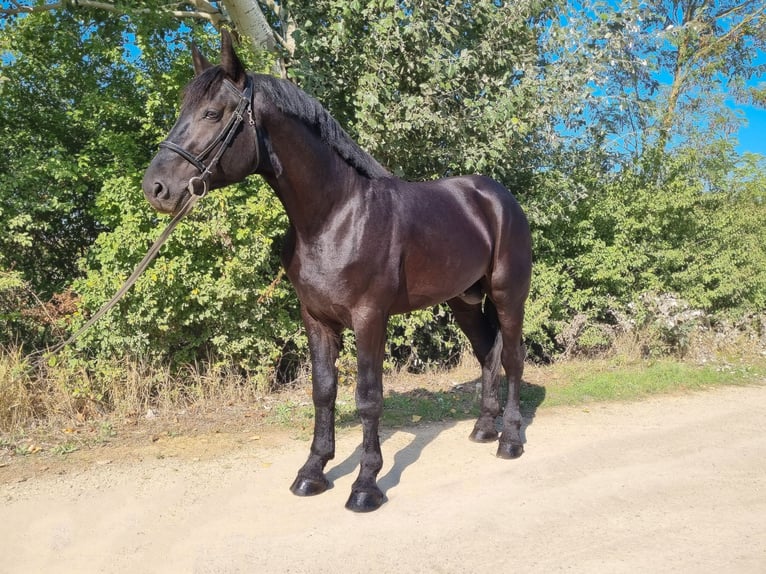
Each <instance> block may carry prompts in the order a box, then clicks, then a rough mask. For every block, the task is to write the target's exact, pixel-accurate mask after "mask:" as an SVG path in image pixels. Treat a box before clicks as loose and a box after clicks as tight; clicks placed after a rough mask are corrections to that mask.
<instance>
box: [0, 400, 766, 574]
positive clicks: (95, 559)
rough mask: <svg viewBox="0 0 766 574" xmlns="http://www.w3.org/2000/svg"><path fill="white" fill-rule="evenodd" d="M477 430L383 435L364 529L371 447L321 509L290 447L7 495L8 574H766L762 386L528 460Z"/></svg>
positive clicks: (595, 425) (121, 471) (587, 431)
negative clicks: (373, 506)
mask: <svg viewBox="0 0 766 574" xmlns="http://www.w3.org/2000/svg"><path fill="white" fill-rule="evenodd" d="M470 429H471V422H459V423H450V424H444V425H441V424H439V425H435V424H434V425H427V426H417V427H414V428H412V429H408V430H398V431H387V432H386V433H385V434H384V435H383V436H384V439H385V441H384V444H383V453H384V456H385V457H386V466H385V467H384V469H383V471H382V472H381V480H380V484H381V487H382V488H383V490H384V491H385V492H386V493H387V496H388V499H389V500H388V502H387V504H385V505H384V506H383V508H382V509H381V510H379V511H378V512H376V513H373V514H367V515H356V514H353V513H351V512H348V511H346V510H345V509H344V508H343V504H344V502H345V500H346V497H347V495H348V492H349V488H350V484H351V482H352V481H353V478H354V474H355V469H354V465H355V463H356V457H355V456H353V455H354V450H355V447H356V444H357V442H358V441H359V439H360V437H359V436H358V434H357V431H356V430H354V431H347V432H343V433H342V434H341V436H340V437H339V444H338V456H337V459H336V460H335V461H332V462H331V463H330V465H329V476H330V478H331V479H332V480H333V481H334V483H335V486H334V488H333V489H332V490H330V491H328V492H327V493H325V494H323V495H321V496H318V497H315V498H310V499H300V498H297V497H294V496H292V495H291V494H290V493H289V491H288V486H289V484H290V482H291V481H292V479H293V477H294V473H295V471H296V470H297V468H298V467H299V466H300V464H301V463H302V462H303V459H304V456H305V454H306V449H307V448H308V445H307V443H305V442H303V441H296V440H289V439H287V440H283V441H277V442H276V444H266V443H268V442H269V441H268V440H259V441H252V442H250V443H248V444H247V446H245V447H243V448H240V449H237V450H235V451H233V452H228V454H227V453H226V451H224V452H223V453H221V454H220V455H218V456H214V457H213V458H212V459H209V458H203V460H196V459H195V458H194V457H165V458H157V456H156V455H151V456H146V457H145V458H144V459H143V460H140V461H135V460H134V461H133V462H130V461H122V462H112V463H111V464H99V461H93V462H90V463H87V464H86V463H83V465H82V467H81V468H74V469H70V470H68V471H67V473H66V474H64V475H60V476H59V475H53V476H50V473H47V474H46V475H44V476H41V477H32V478H30V479H29V480H26V481H25V482H15V481H12V482H10V483H5V484H1V485H0V505H1V506H0V572H2V573H37V572H72V573H87V572H110V573H111V572H130V573H150V572H173V573H175V572H179V573H183V572H199V573H208V572H227V573H229V572H248V573H250V572H253V573H255V572H258V573H262V572H267V573H268V572H275V573H281V572H311V573H321V572H328V573H339V572H372V573H376V572H396V573H413V572H428V573H430V572H482V571H483V572H500V571H501V569H503V570H506V569H508V570H514V571H519V570H521V571H532V572H552V571H559V570H567V571H574V572H610V573H612V572H670V571H674V572H760V573H763V572H766V387H762V386H759V387H747V388H723V389H718V390H713V391H709V392H705V393H699V394H692V395H684V396H674V397H663V398H658V399H652V400H648V401H645V402H641V403H633V404H606V405H596V406H590V407H588V408H587V409H583V408H576V409H544V410H541V411H538V413H537V416H536V418H535V419H534V420H533V421H531V424H530V426H528V428H527V429H526V437H527V441H528V442H527V445H526V453H525V454H524V456H523V457H522V458H521V459H519V460H517V461H503V460H498V459H496V458H495V457H494V456H493V452H494V447H493V445H477V444H473V443H470V442H469V441H468V440H467V439H466V437H467V436H468V433H469V432H470ZM156 448H161V447H156ZM349 457H351V458H349Z"/></svg>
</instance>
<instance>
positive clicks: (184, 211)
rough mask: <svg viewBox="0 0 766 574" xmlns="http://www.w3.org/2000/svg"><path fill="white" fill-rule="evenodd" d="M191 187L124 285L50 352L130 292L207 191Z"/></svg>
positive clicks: (83, 330) (77, 334)
mask: <svg viewBox="0 0 766 574" xmlns="http://www.w3.org/2000/svg"><path fill="white" fill-rule="evenodd" d="M189 188H190V192H192V193H190V196H189V199H188V200H187V201H186V203H185V204H184V206H183V207H182V208H181V210H180V211H179V212H178V213H176V215H175V216H174V217H173V219H172V220H171V221H170V223H168V226H167V227H166V228H165V230H164V231H163V232H162V233H161V234H160V236H159V237H158V238H157V239H156V240H155V241H154V243H153V244H152V246H151V247H150V248H149V251H147V253H146V255H144V258H143V259H142V260H141V261H140V262H139V264H138V265H137V266H136V268H135V270H134V271H133V273H131V275H130V277H128V279H127V280H126V281H125V283H124V284H123V286H122V287H120V289H119V291H117V293H115V294H114V297H112V298H111V299H110V300H109V301H107V302H106V303H104V305H103V306H102V307H101V309H99V310H98V311H97V312H96V314H95V315H93V316H92V317H91V318H90V319H88V321H87V322H86V323H85V324H84V325H83V326H82V327H80V328H79V329H78V330H77V331H76V332H75V333H73V334H72V335H71V336H70V337H69V338H68V339H67V340H66V341H64V342H63V343H59V344H58V345H56V346H55V347H53V349H51V350H49V351H48V353H50V354H55V353H58V352H59V351H60V350H61V349H63V348H64V347H66V346H67V345H70V344H71V343H72V342H74V341H75V340H77V339H78V338H79V337H80V336H81V335H82V334H83V333H85V331H87V330H88V329H90V328H91V327H92V326H93V325H94V324H95V323H96V321H98V320H99V319H101V317H103V316H104V315H106V314H107V313H108V312H109V310H110V309H111V308H112V307H114V306H115V305H116V304H117V302H118V301H119V300H120V299H122V297H123V296H124V295H125V293H127V292H128V290H129V289H130V288H131V287H133V284H134V283H135V282H136V281H137V280H138V278H139V277H140V276H141V274H142V273H143V272H144V271H145V270H146V268H147V267H148V266H149V264H150V263H151V262H152V261H153V260H154V258H155V257H157V254H158V253H159V252H160V248H161V247H162V246H163V245H164V244H165V242H166V241H167V239H168V237H170V234H171V233H172V232H173V229H175V227H176V225H178V223H179V222H180V221H181V220H182V219H183V218H184V217H186V216H187V215H188V214H189V212H191V210H192V208H193V207H194V204H195V203H197V201H198V200H199V199H200V198H202V197H203V196H204V195H205V193H204V192H206V191H207V185H205V187H204V192H203V193H201V194H196V193H193V191H194V190H193V189H192V186H191V185H190V186H189Z"/></svg>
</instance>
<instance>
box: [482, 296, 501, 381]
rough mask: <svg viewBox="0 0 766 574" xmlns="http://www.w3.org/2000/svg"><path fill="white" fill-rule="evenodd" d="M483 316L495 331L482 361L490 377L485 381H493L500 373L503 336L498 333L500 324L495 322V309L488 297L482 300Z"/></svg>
mask: <svg viewBox="0 0 766 574" xmlns="http://www.w3.org/2000/svg"><path fill="white" fill-rule="evenodd" d="M484 315H485V316H486V317H487V319H489V322H490V324H491V325H492V327H493V328H494V329H495V342H494V344H493V345H492V348H491V349H490V351H489V353H488V354H487V358H486V359H484V369H485V370H486V371H487V372H488V375H489V377H490V378H489V379H487V380H490V381H494V380H495V379H496V378H497V376H498V373H499V372H500V362H501V359H502V355H503V334H502V332H501V331H500V324H499V322H498V320H497V309H495V305H494V303H492V301H490V299H489V297H487V298H486V299H485V300H484Z"/></svg>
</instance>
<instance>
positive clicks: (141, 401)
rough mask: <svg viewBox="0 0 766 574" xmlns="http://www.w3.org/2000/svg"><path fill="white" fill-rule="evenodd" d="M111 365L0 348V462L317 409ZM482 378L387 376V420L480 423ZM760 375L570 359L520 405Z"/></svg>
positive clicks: (296, 419)
mask: <svg viewBox="0 0 766 574" xmlns="http://www.w3.org/2000/svg"><path fill="white" fill-rule="evenodd" d="M109 372H110V373H111V376H113V377H114V380H112V381H111V384H112V388H109V385H108V384H107V383H106V382H104V381H103V380H96V379H95V378H94V377H95V375H93V374H92V373H87V372H85V371H78V370H77V369H73V368H71V367H63V366H50V365H47V366H40V365H39V364H38V365H31V364H29V363H28V362H27V360H26V359H25V357H24V356H23V355H21V354H20V353H18V352H15V353H14V352H9V351H3V350H0V458H2V456H3V453H5V455H6V456H7V455H10V456H23V457H27V456H30V455H36V454H38V453H40V452H46V453H49V454H53V455H61V456H64V455H67V454H69V453H72V452H74V451H76V450H82V449H87V448H92V447H99V446H103V445H105V444H107V443H112V442H119V441H120V440H124V438H125V436H126V435H128V434H133V433H134V429H135V428H137V427H141V428H144V429H150V430H149V431H147V432H150V433H151V434H152V436H175V435H183V434H195V433H205V432H211V429H213V430H212V432H218V430H217V429H221V428H223V429H232V430H233V432H239V431H242V432H252V429H253V427H254V426H256V427H258V426H263V425H266V426H271V427H278V428H282V429H287V430H288V431H289V432H290V433H291V434H292V436H294V437H296V438H301V439H305V438H308V437H310V436H311V432H312V429H313V406H312V403H311V389H310V384H309V383H308V381H307V380H306V379H305V378H304V380H302V381H300V382H298V383H296V384H295V385H293V386H291V387H289V388H283V389H281V390H279V391H276V392H273V393H270V394H264V393H259V392H257V391H256V389H254V388H253V386H252V385H250V384H249V383H248V381H247V380H244V379H242V378H241V377H235V376H234V375H233V374H232V373H231V372H228V371H226V370H220V369H219V370H217V371H216V370H210V371H208V372H205V373H200V372H198V371H197V370H195V369H192V368H190V369H189V370H188V372H187V373H185V375H184V376H183V377H182V378H174V377H171V376H170V374H169V373H167V372H163V371H152V370H151V369H149V368H148V367H147V366H145V365H135V364H116V365H114V366H113V368H112V369H110V370H109ZM478 374H479V369H478V365H477V364H476V363H475V361H474V360H473V359H470V360H464V361H463V363H461V364H460V365H459V366H458V367H457V368H456V369H453V370H450V371H437V372H430V373H426V374H420V375H413V374H408V373H404V372H400V373H392V374H388V375H386V376H385V377H384V389H385V404H384V410H383V418H382V421H381V425H382V427H383V428H386V427H387V428H398V427H403V426H409V425H414V424H423V423H428V422H435V421H449V420H469V419H474V418H476V417H477V416H478V409H479V398H480V389H479V384H478V378H477V377H478ZM351 375H352V376H348V377H343V378H342V380H341V383H340V385H339V388H338V399H337V404H336V422H337V423H338V425H339V426H341V427H342V426H353V425H356V424H358V418H357V415H356V412H355V405H354V388H353V373H351ZM176 377H178V376H176ZM764 381H766V356H764V355H763V354H757V353H756V354H751V355H750V356H747V357H737V358H733V359H732V358H729V359H725V358H722V359H718V360H715V361H708V362H706V363H695V362H692V361H688V362H685V361H679V360H674V359H658V360H640V359H629V358H626V357H625V356H616V357H612V358H607V359H591V360H569V361H565V362H561V363H555V364H553V365H548V366H536V365H531V364H529V365H527V368H526V370H525V376H524V383H523V385H522V389H521V402H522V410H523V411H524V412H525V413H526V414H528V415H534V413H535V411H536V410H537V409H539V408H543V409H544V408H549V407H557V406H576V405H584V404H589V403H593V402H605V401H632V400H640V399H642V398H645V397H649V396H655V395H662V394H668V393H679V392H687V391H696V390H702V389H707V388H711V387H717V386H721V385H744V384H760V383H763V382H764ZM82 389H91V390H92V389H101V391H102V392H103V398H99V397H98V396H92V395H87V394H83V393H82V392H81V391H82ZM110 401H111V402H110ZM150 413H151V417H150V416H149V414H150ZM183 417H185V419H184V420H183V421H180V422H179V419H180V418H183ZM149 419H151V420H149ZM227 432H228V431H227ZM0 462H2V461H0ZM0 466H1V465H0Z"/></svg>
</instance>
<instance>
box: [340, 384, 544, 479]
mask: <svg viewBox="0 0 766 574" xmlns="http://www.w3.org/2000/svg"><path fill="white" fill-rule="evenodd" d="M456 393H457V394H458V399H457V400H455V394H456ZM480 396H481V391H480V379H476V380H474V381H471V382H468V383H464V384H462V385H457V386H456V387H454V388H453V389H452V390H450V391H436V392H435V391H430V390H426V389H414V390H411V391H407V392H404V393H397V392H390V393H389V394H388V395H387V396H386V399H385V403H384V407H383V411H384V418H383V420H382V421H381V429H380V441H381V445H385V443H386V441H388V440H390V439H391V438H392V437H393V436H394V435H395V434H396V433H397V432H400V431H405V432H406V433H408V434H410V435H412V439H411V440H410V441H409V442H408V443H407V444H406V445H405V446H403V447H401V448H400V449H399V450H398V451H396V453H395V454H394V464H393V466H392V467H391V468H390V469H389V470H388V471H387V472H386V473H385V474H384V475H382V476H380V477H379V478H378V486H379V487H380V489H381V490H382V491H383V493H384V494H386V493H387V492H388V491H389V490H391V489H392V488H395V487H396V486H397V485H398V484H399V483H400V481H401V478H402V475H403V474H404V472H405V471H406V470H407V468H409V467H410V465H412V464H413V463H415V462H416V461H417V460H418V459H419V458H420V457H421V455H422V454H423V451H424V450H425V449H426V448H427V447H428V445H429V444H430V443H431V442H433V441H434V440H435V439H436V438H437V437H438V436H439V435H440V434H441V433H442V432H444V431H446V430H448V429H451V428H453V427H454V426H455V425H456V424H457V423H458V422H461V421H465V420H475V419H476V418H477V417H478V414H479V397H480ZM503 398H504V397H503ZM520 398H521V412H522V417H523V418H522V424H521V439H522V442H523V443H524V444H526V442H527V435H526V430H527V428H528V427H529V426H530V425H531V424H532V423H533V422H534V419H535V416H536V413H537V409H538V408H539V407H540V405H542V404H543V402H544V401H545V387H543V386H541V385H536V384H532V383H526V382H523V381H522V387H521V396H520ZM428 400H431V401H434V402H436V403H437V404H445V403H446V404H448V405H450V404H455V403H457V404H458V406H465V404H466V403H470V405H471V408H470V409H461V410H457V409H452V408H451V409H449V411H447V413H446V415H445V416H443V417H442V418H439V417H438V415H439V413H440V411H438V410H437V411H436V412H435V413H433V412H432V413H431V416H429V414H428V411H427V409H426V414H425V415H421V414H418V413H421V412H424V409H423V401H428ZM386 407H393V408H396V409H398V412H397V414H396V416H395V417H394V418H392V419H387V418H386V415H385V413H386ZM441 414H443V415H444V413H441ZM434 415H435V416H434ZM354 417H355V414H354V415H346V416H344V417H341V419H340V420H339V421H338V424H339V425H340V426H351V425H353V424H356V422H357V421H356V420H355V418H354ZM403 420H407V421H410V422H409V424H402V422H401V421H403ZM415 420H418V421H419V422H417V423H415V422H412V421H415ZM423 423H427V424H423ZM496 424H497V426H498V430H500V428H501V426H502V418H501V417H498V419H497V421H496ZM465 440H468V437H467V436H466V437H465ZM361 454H362V446H361V444H360V445H359V446H357V447H356V449H354V451H353V452H352V453H351V454H349V455H348V456H347V457H346V458H345V459H344V460H343V461H341V462H339V463H338V464H336V465H334V466H333V467H332V468H330V469H329V470H328V471H327V473H326V477H327V479H328V480H329V481H330V484H333V483H334V482H335V481H336V480H338V479H339V478H341V477H344V476H347V475H349V474H352V473H353V472H355V471H357V470H358V468H359V459H360V457H361Z"/></svg>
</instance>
